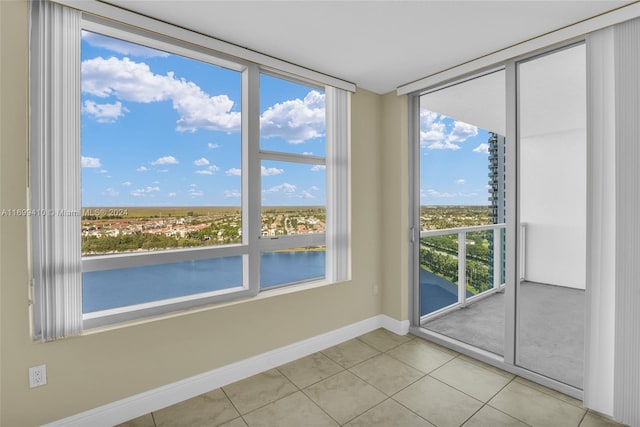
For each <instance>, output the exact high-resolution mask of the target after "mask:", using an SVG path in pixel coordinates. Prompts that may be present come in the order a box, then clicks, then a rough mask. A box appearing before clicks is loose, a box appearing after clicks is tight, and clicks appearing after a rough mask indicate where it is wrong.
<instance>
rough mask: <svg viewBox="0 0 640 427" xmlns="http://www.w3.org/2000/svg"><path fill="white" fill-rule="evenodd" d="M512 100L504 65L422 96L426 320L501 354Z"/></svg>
mask: <svg viewBox="0 0 640 427" xmlns="http://www.w3.org/2000/svg"><path fill="white" fill-rule="evenodd" d="M505 98H506V96H505V71H504V70H498V71H494V72H491V73H488V74H485V75H482V76H478V77H475V78H473V79H469V80H465V81H463V82H460V83H457V84H454V85H450V86H447V87H445V88H441V89H438V90H435V91H432V92H429V93H425V94H423V95H422V96H421V97H420V151H419V152H420V162H419V163H420V168H419V186H420V188H419V191H420V239H419V244H420V246H419V249H418V260H419V266H418V269H419V271H418V282H419V283H418V286H419V291H418V293H419V296H418V298H419V304H418V309H419V311H420V313H419V314H420V323H421V326H422V327H423V328H425V329H427V330H429V331H432V332H436V333H439V334H442V335H446V336H447V337H450V338H453V339H456V340H459V341H462V342H465V343H467V344H472V345H475V346H477V347H480V348H483V349H485V350H488V351H491V352H493V353H496V354H499V355H502V354H503V350H502V349H503V340H504V321H505V320H504V316H505V309H504V298H503V294H502V293H501V291H502V289H503V284H504V236H505V233H504V222H505V152H506V145H505V137H504V136H503V135H504V133H505V108H506V107H505ZM494 278H495V280H494ZM460 308H466V309H465V310H459V309H460Z"/></svg>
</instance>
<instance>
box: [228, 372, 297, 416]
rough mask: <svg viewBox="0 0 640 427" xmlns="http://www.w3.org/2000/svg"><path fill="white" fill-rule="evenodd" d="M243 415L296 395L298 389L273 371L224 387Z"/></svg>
mask: <svg viewBox="0 0 640 427" xmlns="http://www.w3.org/2000/svg"><path fill="white" fill-rule="evenodd" d="M223 390H224V392H225V393H226V394H227V396H229V399H231V401H232V402H233V404H234V405H235V407H236V408H237V409H238V411H240V413H241V414H246V413H247V412H250V411H253V410H254V409H257V408H259V407H261V406H264V405H266V404H268V403H271V402H274V401H276V400H278V399H280V398H282V397H285V396H287V395H289V394H291V393H294V392H296V391H297V390H298V388H297V387H296V386H295V385H293V384H292V383H291V381H289V380H288V379H287V377H285V376H284V375H282V374H281V373H280V371H278V370H277V369H271V370H269V371H266V372H263V373H261V374H258V375H254V376H252V377H249V378H247V379H244V380H242V381H238V382H236V383H233V384H229V385H228V386H225V387H223Z"/></svg>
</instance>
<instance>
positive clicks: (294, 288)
mask: <svg viewBox="0 0 640 427" xmlns="http://www.w3.org/2000/svg"><path fill="white" fill-rule="evenodd" d="M345 282H347V281H342V282H328V281H327V280H325V279H320V280H313V281H307V282H301V283H299V284H295V285H290V286H285V287H279V288H274V289H267V290H264V291H262V292H260V293H258V295H255V296H251V297H241V298H237V299H234V300H230V301H221V302H214V303H211V304H207V305H202V306H199V307H190V308H187V309H183V310H176V311H172V312H169V313H162V314H157V315H150V316H146V317H142V318H139V319H133V320H127V321H122V322H117V323H112V324H108V325H104V326H96V327H91V328H87V329H85V330H83V331H82V333H81V334H80V335H81V336H89V335H94V334H99V333H103V332H110V331H115V330H119V329H123V328H129V327H132V326H139V325H145V324H148V323H154V322H158V321H164V320H170V319H174V318H179V317H183V316H189V315H194V314H198V313H205V312H208V311H212V310H218V309H221V308H226V307H233V306H238V305H243V304H246V303H253V302H257V301H260V300H264V299H271V298H277V297H280V296H283V295H288V294H293V293H298V292H305V291H310V290H313V289H316V288H321V287H325V286H332V285H337V284H340V283H345Z"/></svg>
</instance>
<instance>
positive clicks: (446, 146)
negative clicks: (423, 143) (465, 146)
mask: <svg viewBox="0 0 640 427" xmlns="http://www.w3.org/2000/svg"><path fill="white" fill-rule="evenodd" d="M427 148H428V149H429V150H459V149H460V146H459V145H458V144H452V143H451V142H449V141H436V142H432V143H431V144H429V145H427Z"/></svg>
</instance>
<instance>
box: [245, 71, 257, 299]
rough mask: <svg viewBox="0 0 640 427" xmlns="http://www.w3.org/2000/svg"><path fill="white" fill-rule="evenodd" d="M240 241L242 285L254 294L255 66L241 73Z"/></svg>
mask: <svg viewBox="0 0 640 427" xmlns="http://www.w3.org/2000/svg"><path fill="white" fill-rule="evenodd" d="M242 110H243V111H242V117H243V120H242V241H243V243H244V244H245V245H248V246H249V254H248V255H245V256H244V262H243V268H244V274H243V277H244V283H245V286H248V287H249V289H251V290H252V291H253V292H255V293H256V294H257V293H258V291H259V289H260V248H259V246H258V244H259V239H260V228H261V227H260V220H261V200H260V197H261V191H260V187H261V176H260V73H259V69H258V67H257V66H255V65H251V66H249V67H248V68H247V69H246V70H245V71H244V72H243V73H242Z"/></svg>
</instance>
